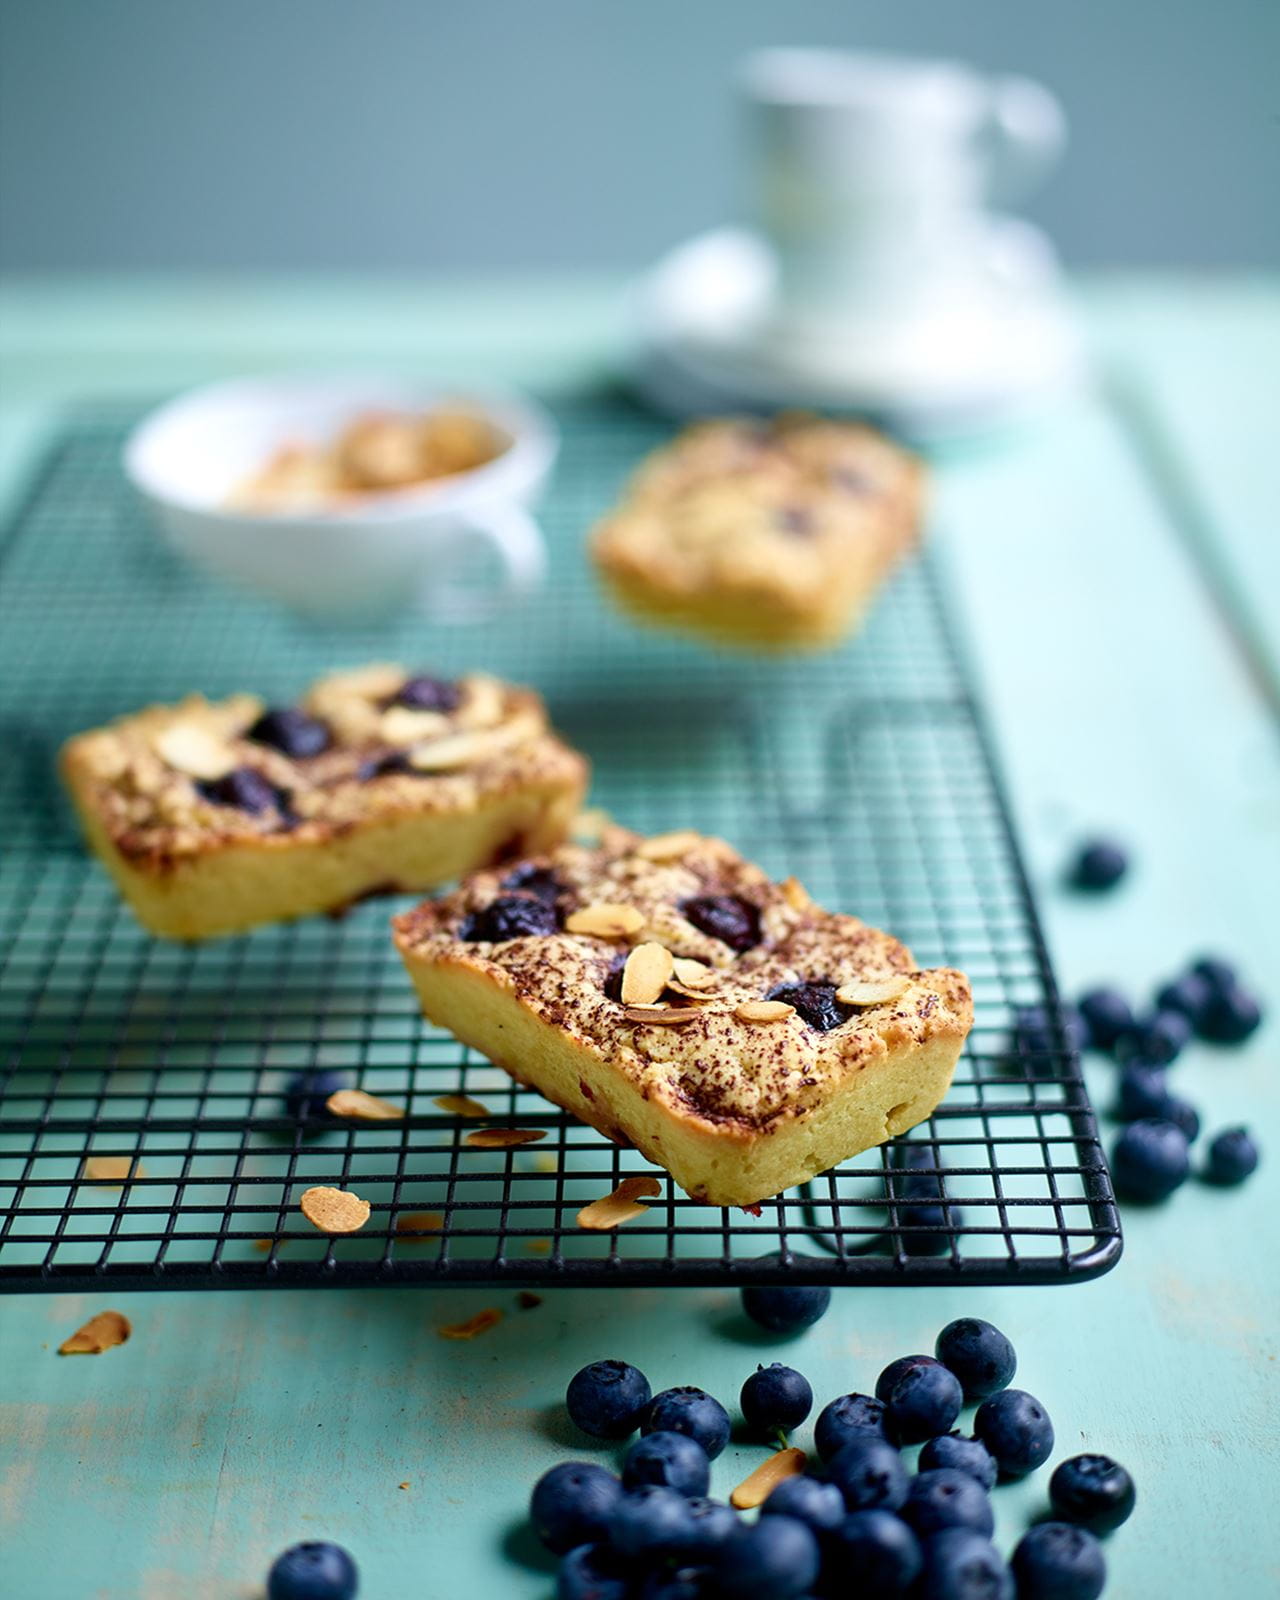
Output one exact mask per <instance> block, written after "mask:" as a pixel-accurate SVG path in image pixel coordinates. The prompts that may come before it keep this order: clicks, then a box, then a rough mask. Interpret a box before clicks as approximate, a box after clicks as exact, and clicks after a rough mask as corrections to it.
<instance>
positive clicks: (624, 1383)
mask: <svg viewBox="0 0 1280 1600" xmlns="http://www.w3.org/2000/svg"><path fill="white" fill-rule="evenodd" d="M651 1398H652V1391H651V1390H650V1388H649V1380H648V1379H647V1378H646V1377H645V1375H644V1373H643V1372H641V1371H640V1369H639V1368H638V1367H633V1366H629V1365H628V1364H627V1362H625V1361H593V1362H592V1363H591V1365H590V1366H589V1367H583V1369H582V1370H581V1372H575V1373H574V1375H573V1377H572V1378H571V1379H570V1380H569V1387H568V1389H567V1390H566V1391H565V1397H564V1403H565V1407H566V1409H567V1410H568V1413H569V1416H570V1418H571V1419H572V1421H573V1422H574V1423H575V1424H576V1425H577V1426H578V1427H579V1428H581V1429H582V1431H583V1433H589V1434H590V1435H591V1436H592V1438H594V1439H625V1438H626V1436H627V1435H628V1434H629V1433H634V1432H635V1431H636V1429H637V1428H638V1427H639V1426H640V1414H641V1412H643V1410H644V1408H645V1407H646V1406H647V1405H648V1404H649V1401H650V1399H651Z"/></svg>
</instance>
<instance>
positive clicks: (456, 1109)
mask: <svg viewBox="0 0 1280 1600" xmlns="http://www.w3.org/2000/svg"><path fill="white" fill-rule="evenodd" d="M432 1103H433V1104H434V1105H437V1106H439V1107H440V1109H441V1111H448V1112H449V1113H450V1114H451V1115H453V1116H455V1117H487V1116H488V1115H489V1108H488V1106H486V1105H483V1104H482V1103H481V1102H480V1101H479V1100H473V1099H472V1098H471V1096H470V1095H469V1094H438V1095H437V1096H436V1097H435V1100H434V1101H433V1102H432Z"/></svg>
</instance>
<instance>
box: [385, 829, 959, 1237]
mask: <svg viewBox="0 0 1280 1600" xmlns="http://www.w3.org/2000/svg"><path fill="white" fill-rule="evenodd" d="M395 935H396V943H397V945H398V947H399V950H400V953H401V955H402V956H403V958H404V962H405V965H406V966H407V967H408V969H409V974H410V976H411V977H412V979H413V981H414V984H415V985H416V987H417V990H418V995H419V998H420V999H421V1002H422V1008H423V1010H424V1012H425V1013H426V1015H427V1016H428V1017H429V1018H430V1019H431V1021H432V1022H435V1023H438V1024H439V1025H440V1026H442V1027H445V1028H448V1029H449V1030H450V1032H452V1033H454V1034H456V1036H457V1037H458V1038H459V1039H461V1040H462V1041H463V1043H464V1044H468V1045H471V1046H473V1047H474V1048H475V1049H477V1050H479V1051H482V1052H483V1053H484V1054H485V1055H486V1056H488V1058H489V1059H490V1060H491V1061H493V1062H494V1063H496V1064H497V1065H498V1066H500V1067H502V1068H504V1069H505V1070H506V1071H507V1072H509V1073H510V1074H511V1076H512V1077H514V1078H516V1079H518V1080H519V1081H520V1082H522V1083H526V1084H528V1085H529V1086H530V1087H532V1088H534V1089H537V1090H538V1091H539V1092H540V1093H541V1094H544V1095H545V1096H546V1097H547V1098H548V1099H549V1100H553V1101H555V1102H556V1104H557V1105H561V1106H563V1107H565V1109H566V1110H568V1111H572V1112H573V1113H574V1114H575V1115H576V1116H578V1117H581V1118H582V1120H583V1121H584V1122H589V1123H590V1124H591V1125H592V1126H593V1127H595V1128H598V1129H599V1130H600V1131H601V1132H602V1133H604V1134H607V1135H608V1136H609V1137H610V1138H612V1139H614V1140H616V1141H618V1142H620V1143H623V1144H631V1145H634V1146H635V1147H636V1148H637V1149H639V1150H640V1151H642V1152H643V1153H644V1155H646V1156H647V1157H648V1158H649V1159H650V1160H651V1161H653V1162H656V1163H657V1164H658V1165H659V1166H662V1167H665V1168H666V1169H667V1171H668V1172H670V1173H671V1175H672V1177H673V1178H674V1179H675V1180H676V1182H677V1183H678V1184H679V1185H680V1186H681V1188H683V1189H685V1190H686V1191H687V1192H688V1193H689V1194H690V1195H692V1196H693V1197H694V1198H695V1199H699V1200H705V1201H707V1202H708V1203H710V1204H712V1205H720V1206H727V1205H739V1206H746V1205H752V1204H754V1203H755V1201H757V1200H761V1199H764V1198H766V1197H767V1196H769V1195H774V1194H778V1193H780V1192H781V1191H782V1190H783V1189H788V1188H790V1187H792V1186H793V1185H794V1184H798V1183H802V1182H804V1181H805V1180H806V1179H808V1178H812V1177H813V1176H815V1175H816V1174H817V1173H819V1172H823V1171H825V1170H826V1169H827V1168H828V1167H832V1166H835V1165H836V1164H837V1163H838V1162H840V1161H843V1160H844V1159H845V1158H846V1157H848V1156H852V1155H855V1154H857V1152H858V1151H860V1150H865V1149H867V1148H869V1147H870V1146H871V1145H875V1144H880V1143H882V1142H883V1141H884V1140H885V1139H888V1138H891V1137H892V1136H893V1135H895V1134H899V1133H902V1132H903V1131H904V1130H905V1129H907V1128H910V1127H912V1126H914V1124H916V1123H917V1122H920V1121H922V1120H923V1119H924V1118H925V1117H927V1116H928V1115H929V1113H930V1112H931V1111H932V1110H933V1109H934V1107H935V1106H936V1105H937V1104H938V1102H939V1101H940V1100H941V1099H942V1097H943V1095H944V1094H946V1092H947V1088H948V1086H949V1084H950V1082H951V1075H952V1073H953V1071H954V1070H955V1064H956V1059H957V1057H958V1056H959V1053H960V1047H961V1045H962V1044H963V1042H964V1039H965V1036H966V1034H967V1033H968V1031H969V1028H970V1026H971V1024H972V1022H973V1002H972V998H971V995H970V991H969V983H968V980H967V979H966V978H965V976H964V974H963V973H960V972H953V971H950V970H948V969H936V970H933V971H927V972H921V971H918V970H917V969H916V967H915V963H914V962H913V961H912V958H911V954H910V952H909V951H908V950H907V949H906V947H905V946H904V945H902V944H900V943H899V942H898V941H897V940H896V939H892V938H890V937H889V936H888V935H887V934H884V933H879V932H877V930H876V929H874V928H870V927H868V926H867V925H866V924H865V923H863V922H859V921H858V920H857V918H856V917H847V916H838V915H836V914H834V913H832V912H829V911H823V910H822V909H821V908H820V907H819V906H816V905H815V904H814V903H813V902H812V901H811V900H810V899H809V896H808V895H807V894H806V893H805V891H804V889H803V888H802V887H801V886H800V885H799V884H798V883H796V882H795V881H794V880H793V879H792V880H788V881H787V882H785V883H781V884H778V883H774V882H772V881H771V880H770V879H769V878H768V877H767V876H766V875H765V874H764V873H763V872H762V871H761V870H760V869H759V868H758V867H755V866H753V865H752V864H751V863H750V862H748V861H744V860H743V859H742V857H741V856H739V855H738V854H737V852H736V851H735V850H733V849H732V847H731V846H729V845H727V844H725V843H724V842H723V841H722V840H719V839H709V838H704V837H702V836H701V835H698V834H692V833H679V834H668V835H662V836H660V837H656V838H651V839H645V838H642V837H640V836H639V835H636V834H632V833H628V832H626V831H625V830H622V829H609V830H607V832H606V834H605V836H604V838H603V840H602V842H601V843H600V844H599V845H598V846H595V847H586V846H580V845H564V846H561V847H560V848H559V849H557V850H555V851H553V852H551V853H550V854H547V855H542V856H538V857H535V858H533V859H532V860H529V861H525V862H521V863H520V864H519V865H518V866H515V867H511V868H507V869H505V870H503V871H497V872H493V871H491V872H478V873H476V874H475V875H474V876H473V877H471V878H470V879H468V880H467V882H466V883H464V884H463V885H462V886H461V888H459V889H458V890H457V891H456V892H455V893H453V894H450V895H447V896H446V897H444V898H442V899H440V900H436V901H428V902H425V903H424V904H423V905H420V906H418V907H416V908H415V909H414V910H412V911H409V912H406V913H405V914H404V915H403V916H400V917H397V918H396V919H395Z"/></svg>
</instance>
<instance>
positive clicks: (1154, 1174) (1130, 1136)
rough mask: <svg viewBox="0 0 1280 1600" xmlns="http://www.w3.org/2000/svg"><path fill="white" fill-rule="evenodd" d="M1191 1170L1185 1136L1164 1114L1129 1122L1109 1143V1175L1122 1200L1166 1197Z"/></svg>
mask: <svg viewBox="0 0 1280 1600" xmlns="http://www.w3.org/2000/svg"><path fill="white" fill-rule="evenodd" d="M1190 1171H1191V1146H1190V1143H1189V1141H1188V1139H1187V1136H1186V1134H1185V1133H1184V1132H1183V1131H1182V1129H1181V1128H1180V1127H1178V1125H1177V1124H1176V1123H1174V1122H1169V1121H1167V1120H1166V1119H1165V1118H1163V1117H1142V1118H1140V1119H1139V1120H1138V1121H1137V1122H1131V1123H1130V1124H1129V1126H1128V1127H1127V1128H1126V1129H1125V1130H1124V1132H1123V1133H1121V1135H1120V1137H1119V1138H1118V1139H1117V1140H1116V1142H1115V1144H1114V1145H1112V1147H1111V1177H1112V1181H1113V1182H1114V1184H1115V1187H1116V1193H1117V1194H1118V1195H1119V1196H1120V1197H1121V1199H1123V1200H1140V1201H1145V1202H1148V1203H1152V1202H1155V1201H1157V1200H1165V1199H1167V1198H1168V1197H1169V1195H1171V1194H1172V1193H1173V1191H1174V1190H1175V1189H1176V1188H1178V1186H1179V1185H1180V1184H1182V1183H1185V1182H1186V1179H1187V1174H1188V1173H1189V1172H1190Z"/></svg>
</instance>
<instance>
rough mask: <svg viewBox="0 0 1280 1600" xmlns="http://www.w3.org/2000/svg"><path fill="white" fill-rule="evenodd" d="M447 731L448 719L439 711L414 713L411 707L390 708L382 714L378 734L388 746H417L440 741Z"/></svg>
mask: <svg viewBox="0 0 1280 1600" xmlns="http://www.w3.org/2000/svg"><path fill="white" fill-rule="evenodd" d="M448 731H449V719H448V717H446V716H443V715H442V714H441V713H440V712H439V711H415V710H413V708H412V707H411V706H391V707H389V708H388V709H387V710H386V711H384V712H383V713H382V717H381V719H380V720H379V723H378V732H379V733H380V734H381V735H382V737H383V738H384V739H385V740H386V741H387V743H388V744H417V743H419V742H420V741H421V740H423V739H440V738H443V736H444V735H445V734H446V733H448Z"/></svg>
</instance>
